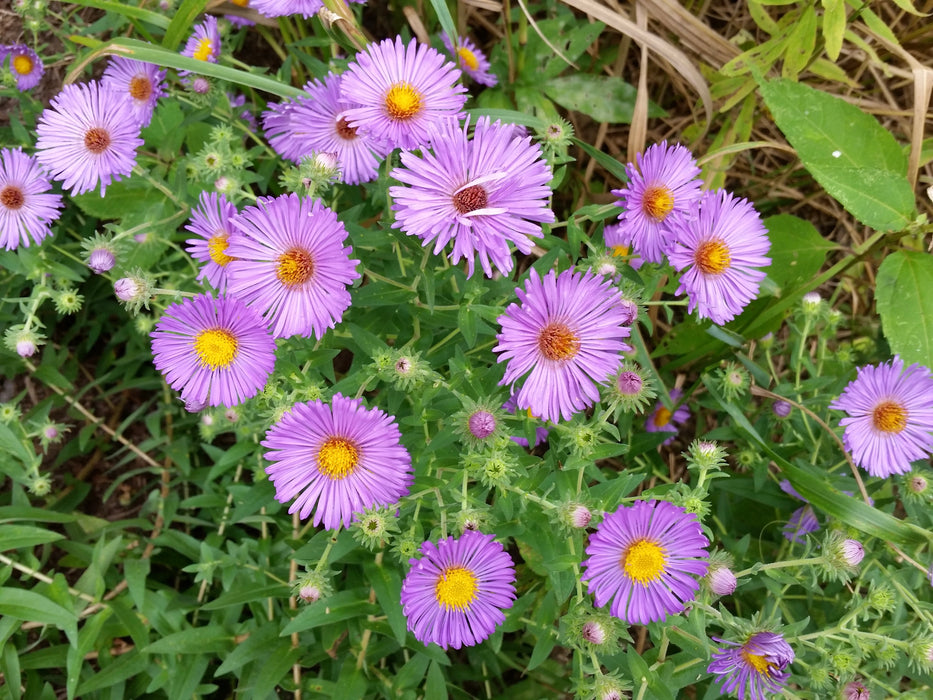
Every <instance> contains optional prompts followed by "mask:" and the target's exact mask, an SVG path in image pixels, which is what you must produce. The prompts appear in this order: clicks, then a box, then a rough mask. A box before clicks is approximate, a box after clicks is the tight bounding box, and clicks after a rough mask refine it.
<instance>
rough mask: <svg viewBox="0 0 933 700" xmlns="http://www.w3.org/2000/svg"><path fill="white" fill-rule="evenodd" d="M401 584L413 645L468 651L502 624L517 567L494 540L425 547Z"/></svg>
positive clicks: (479, 537) (477, 537)
mask: <svg viewBox="0 0 933 700" xmlns="http://www.w3.org/2000/svg"><path fill="white" fill-rule="evenodd" d="M419 551H420V553H421V555H422V556H421V558H420V559H410V560H409V564H411V570H410V571H409V572H408V575H407V576H405V580H404V581H403V582H402V595H401V603H402V613H403V614H404V615H405V618H406V619H407V620H408V629H409V630H410V631H411V632H412V634H414V635H415V639H417V640H418V641H419V642H422V643H423V644H425V645H427V644H430V643H431V642H433V643H435V644H437V645H439V646H440V647H441V648H443V649H447V648H448V647H453V648H454V649H459V648H460V647H464V646H467V647H471V646H474V645H476V644H479V643H480V642H482V641H483V640H484V639H486V638H487V637H489V635H491V634H492V633H493V632H494V631H495V630H496V627H498V626H499V625H501V624H502V623H503V622H505V613H503V612H502V611H503V610H506V609H508V608H510V607H512V603H513V602H514V601H515V565H514V563H513V562H512V558H511V557H510V556H509V554H508V552H506V551H505V549H504V548H503V547H502V545H501V544H499V543H498V542H496V541H495V540H493V536H492V535H484V534H482V533H480V532H477V531H475V530H466V531H464V533H463V534H462V535H461V536H460V537H459V538H456V539H455V538H453V537H448V538H446V539H443V540H440V541H438V543H437V544H436V545H435V544H434V543H433V542H425V543H424V544H422V545H421V549H420V550H419Z"/></svg>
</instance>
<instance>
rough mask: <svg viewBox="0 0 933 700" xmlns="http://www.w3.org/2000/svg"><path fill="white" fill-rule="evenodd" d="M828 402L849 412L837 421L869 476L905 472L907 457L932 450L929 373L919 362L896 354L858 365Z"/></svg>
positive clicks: (932, 402) (932, 390) (932, 384)
mask: <svg viewBox="0 0 933 700" xmlns="http://www.w3.org/2000/svg"><path fill="white" fill-rule="evenodd" d="M829 407H830V408H834V409H836V410H839V411H845V412H846V413H847V414H848V415H847V417H845V418H843V419H842V420H841V421H839V425H841V426H842V427H844V428H845V432H844V433H843V435H842V440H843V443H844V444H845V447H846V449H847V450H848V451H849V452H851V453H852V459H853V460H855V463H856V464H858V465H859V466H860V467H861V468H862V469H865V470H867V471H868V473H869V474H871V475H872V476H880V477H886V476H891V475H892V474H905V473H907V472H909V471H910V463H911V462H914V461H916V460H919V459H926V457H927V456H928V455H929V454H930V453H931V452H933V376H931V375H930V370H929V369H928V368H927V367H924V366H923V365H918V364H912V365H910V366H908V367H907V368H906V369H905V368H904V361H903V360H901V358H900V357H898V356H895V357H894V359H893V360H891V361H890V362H886V363H883V364H880V365H866V366H864V367H859V368H858V376H857V377H856V379H855V380H854V381H852V382H849V384H848V385H847V386H846V388H845V389H844V390H843V392H842V395H841V396H839V398H837V399H836V400H835V401H833V402H832V403H831V404H829Z"/></svg>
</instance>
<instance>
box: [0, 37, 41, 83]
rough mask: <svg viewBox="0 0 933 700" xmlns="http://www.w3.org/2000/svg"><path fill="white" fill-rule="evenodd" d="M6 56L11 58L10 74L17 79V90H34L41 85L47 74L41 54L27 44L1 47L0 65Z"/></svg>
mask: <svg viewBox="0 0 933 700" xmlns="http://www.w3.org/2000/svg"><path fill="white" fill-rule="evenodd" d="M6 56H9V58H10V72H11V73H12V74H13V77H14V78H15V79H16V89H17V90H20V91H23V90H32V88H34V87H35V86H36V85H38V84H39V81H40V80H42V76H43V74H44V73H45V66H44V65H43V63H42V59H41V58H39V54H37V53H36V52H35V51H33V50H32V49H31V48H29V47H28V46H26V45H25V44H13V45H12V46H0V64H2V63H3V61H4V58H5V57H6Z"/></svg>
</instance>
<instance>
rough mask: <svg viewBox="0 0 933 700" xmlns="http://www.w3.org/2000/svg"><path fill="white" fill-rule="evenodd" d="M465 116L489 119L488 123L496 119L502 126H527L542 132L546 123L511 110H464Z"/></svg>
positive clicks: (532, 116) (529, 115) (538, 118)
mask: <svg viewBox="0 0 933 700" xmlns="http://www.w3.org/2000/svg"><path fill="white" fill-rule="evenodd" d="M466 112H467V114H469V115H470V116H471V117H489V120H490V121H493V122H494V121H496V120H497V119H498V120H499V121H500V122H502V123H503V124H521V125H522V126H529V127H531V128H532V129H537V130H539V131H543V130H544V129H546V128H547V122H546V121H545V120H544V119H541V118H540V117H536V116H534V115H532V114H525V113H524V112H517V111H515V110H513V109H480V108H476V109H468V110H466Z"/></svg>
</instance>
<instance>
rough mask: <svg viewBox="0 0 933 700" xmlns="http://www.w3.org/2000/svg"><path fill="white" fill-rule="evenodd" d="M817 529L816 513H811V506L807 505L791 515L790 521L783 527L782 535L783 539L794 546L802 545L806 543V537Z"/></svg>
mask: <svg viewBox="0 0 933 700" xmlns="http://www.w3.org/2000/svg"><path fill="white" fill-rule="evenodd" d="M819 529H820V521H819V520H817V518H816V513H814V512H813V506H811V505H810V504H807V505H805V506H803V507H802V508H798V509H797V510H795V511H794V512H793V513H792V514H791V516H790V520H788V521H787V523H786V524H785V525H784V528H783V531H782V533H783V535H784V539H786V540H788V541H790V542H793V543H794V544H803V543H804V542H806V541H807V538H806V535H809V534H810V533H812V532H816V531H817V530H819Z"/></svg>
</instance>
